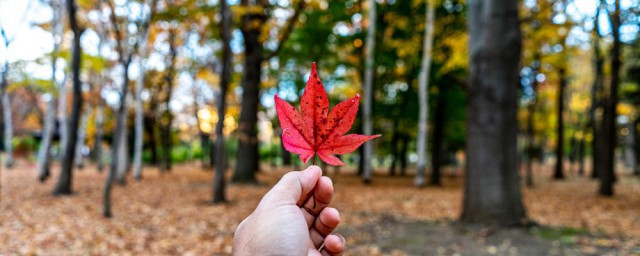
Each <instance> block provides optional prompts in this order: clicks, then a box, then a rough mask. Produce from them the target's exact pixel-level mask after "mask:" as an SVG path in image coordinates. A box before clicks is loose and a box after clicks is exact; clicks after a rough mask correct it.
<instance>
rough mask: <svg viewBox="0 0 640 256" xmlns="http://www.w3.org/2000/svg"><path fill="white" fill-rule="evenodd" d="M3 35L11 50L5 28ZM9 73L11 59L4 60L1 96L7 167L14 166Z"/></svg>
mask: <svg viewBox="0 0 640 256" xmlns="http://www.w3.org/2000/svg"><path fill="white" fill-rule="evenodd" d="M2 36H3V37H4V42H5V49H7V51H8V50H9V44H10V42H11V41H10V40H8V39H7V37H6V34H5V33H4V29H3V30H2ZM8 73H9V59H5V61H4V69H3V70H2V84H1V85H0V86H1V87H0V90H2V92H0V94H1V95H0V98H1V100H2V114H3V117H4V152H5V166H6V167H7V169H11V167H13V149H12V145H11V140H12V139H13V124H12V121H13V120H12V117H11V98H10V97H9V92H8V91H7V90H8V87H9V81H8V80H7V74H8Z"/></svg>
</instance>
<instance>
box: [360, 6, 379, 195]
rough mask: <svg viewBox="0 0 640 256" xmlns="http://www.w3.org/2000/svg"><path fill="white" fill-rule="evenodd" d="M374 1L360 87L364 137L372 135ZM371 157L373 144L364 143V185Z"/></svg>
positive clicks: (369, 171)
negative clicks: (361, 90)
mask: <svg viewBox="0 0 640 256" xmlns="http://www.w3.org/2000/svg"><path fill="white" fill-rule="evenodd" d="M376 13H377V12H376V1H375V0H370V1H369V14H368V15H369V22H368V23H369V28H368V29H367V37H366V39H365V54H364V59H365V71H364V73H365V75H364V84H363V85H362V87H363V91H364V97H363V101H364V102H363V107H362V114H363V117H364V118H363V121H362V124H363V126H362V128H363V133H364V134H365V135H371V134H373V120H372V109H371V107H372V106H373V102H372V101H373V75H374V74H373V71H374V68H375V67H374V62H375V56H374V51H375V48H376V15H377V14H376ZM372 157H373V144H372V142H371V141H368V142H365V143H364V146H363V157H362V158H363V159H362V161H363V168H362V181H363V182H364V183H370V182H371V175H372V173H373V168H372V166H371V160H372Z"/></svg>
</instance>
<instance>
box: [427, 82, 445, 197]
mask: <svg viewBox="0 0 640 256" xmlns="http://www.w3.org/2000/svg"><path fill="white" fill-rule="evenodd" d="M439 87H440V90H438V91H439V94H438V102H437V104H436V109H435V111H436V113H435V120H434V122H433V126H434V128H433V149H432V150H431V179H430V180H429V185H432V186H440V185H441V184H442V182H441V177H442V175H441V173H442V172H441V167H442V158H443V156H444V145H443V144H444V143H443V142H444V122H445V111H446V102H445V95H444V92H445V90H446V86H445V85H443V84H440V85H439Z"/></svg>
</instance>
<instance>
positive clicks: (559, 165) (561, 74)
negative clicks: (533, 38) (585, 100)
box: [553, 64, 567, 180]
mask: <svg viewBox="0 0 640 256" xmlns="http://www.w3.org/2000/svg"><path fill="white" fill-rule="evenodd" d="M561 65H562V64H561ZM558 79H559V80H560V81H559V82H560V83H559V84H558V117H557V118H558V119H557V120H558V126H557V130H556V133H557V134H558V137H557V139H558V140H557V141H556V145H557V146H556V167H555V171H554V173H553V178H554V179H556V180H561V179H564V118H563V116H564V90H565V88H566V87H567V78H566V72H565V69H564V68H560V69H559V70H558Z"/></svg>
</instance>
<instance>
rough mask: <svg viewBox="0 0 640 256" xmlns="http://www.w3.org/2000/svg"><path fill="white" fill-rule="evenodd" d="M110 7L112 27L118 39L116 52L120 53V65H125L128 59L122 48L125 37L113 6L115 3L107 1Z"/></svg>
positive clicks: (110, 0)
mask: <svg viewBox="0 0 640 256" xmlns="http://www.w3.org/2000/svg"><path fill="white" fill-rule="evenodd" d="M106 2H107V5H108V6H109V11H110V14H109V18H110V19H111V25H112V26H113V33H114V34H115V37H116V51H117V52H118V61H119V62H120V63H125V61H126V58H125V54H124V47H123V46H122V40H123V35H122V31H121V30H120V26H119V25H118V19H117V18H116V8H115V7H114V6H113V1H112V0H108V1H106Z"/></svg>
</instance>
